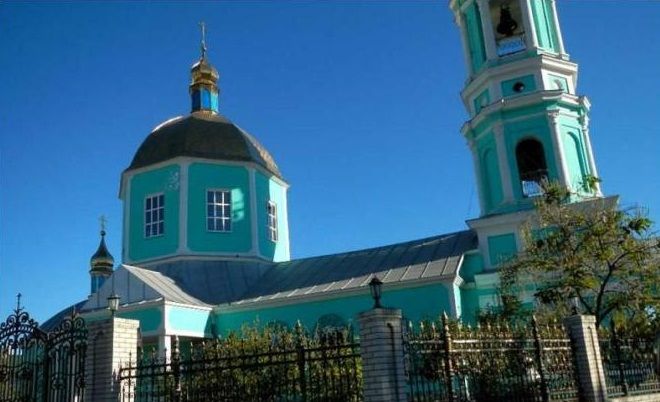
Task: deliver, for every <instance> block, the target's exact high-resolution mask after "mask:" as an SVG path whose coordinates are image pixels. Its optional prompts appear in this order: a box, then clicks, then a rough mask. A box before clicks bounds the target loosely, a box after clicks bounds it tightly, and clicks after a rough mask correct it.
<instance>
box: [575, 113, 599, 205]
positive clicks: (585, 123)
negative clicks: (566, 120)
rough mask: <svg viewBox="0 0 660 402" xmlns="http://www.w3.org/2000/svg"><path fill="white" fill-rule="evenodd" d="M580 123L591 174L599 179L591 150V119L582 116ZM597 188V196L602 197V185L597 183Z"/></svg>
mask: <svg viewBox="0 0 660 402" xmlns="http://www.w3.org/2000/svg"><path fill="white" fill-rule="evenodd" d="M580 123H581V124H582V137H583V138H584V145H585V148H587V160H588V161H589V172H590V174H591V175H592V176H593V177H598V171H597V170H596V161H595V160H594V153H593V151H592V149H591V136H590V135H589V117H588V116H581V117H580ZM595 186H596V195H598V196H602V195H603V193H602V192H601V190H600V183H595Z"/></svg>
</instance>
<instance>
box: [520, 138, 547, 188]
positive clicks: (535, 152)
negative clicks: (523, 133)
mask: <svg viewBox="0 0 660 402" xmlns="http://www.w3.org/2000/svg"><path fill="white" fill-rule="evenodd" d="M516 163H517V164H518V174H519V175H520V185H521V187H522V193H523V196H524V197H534V196H537V195H541V194H542V190H541V183H542V182H543V180H546V179H547V178H548V166H547V164H546V163H545V152H544V151H543V145H542V144H541V143H540V142H539V141H537V140H535V139H533V138H528V139H525V140H522V141H520V142H519V143H518V145H517V146H516Z"/></svg>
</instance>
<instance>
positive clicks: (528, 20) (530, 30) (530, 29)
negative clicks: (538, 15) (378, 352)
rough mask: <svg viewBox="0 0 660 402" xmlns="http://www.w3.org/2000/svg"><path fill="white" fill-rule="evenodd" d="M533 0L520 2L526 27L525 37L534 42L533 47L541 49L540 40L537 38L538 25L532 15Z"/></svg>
mask: <svg viewBox="0 0 660 402" xmlns="http://www.w3.org/2000/svg"><path fill="white" fill-rule="evenodd" d="M530 1H531V0H520V7H521V9H522V15H523V25H524V26H525V33H526V34H528V35H529V36H527V35H525V36H526V37H527V38H529V39H531V40H532V43H531V45H532V46H531V47H535V48H537V47H539V39H538V37H537V36H536V24H535V23H534V15H533V14H532V4H531V3H530Z"/></svg>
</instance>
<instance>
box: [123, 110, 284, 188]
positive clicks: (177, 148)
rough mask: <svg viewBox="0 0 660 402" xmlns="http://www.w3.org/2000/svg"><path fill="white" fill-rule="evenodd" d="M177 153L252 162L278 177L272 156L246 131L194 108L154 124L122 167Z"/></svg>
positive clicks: (163, 159) (131, 166) (150, 163)
mask: <svg viewBox="0 0 660 402" xmlns="http://www.w3.org/2000/svg"><path fill="white" fill-rule="evenodd" d="M177 156H189V157H194V158H206V159H217V160H227V161H239V162H254V163H256V164H258V165H260V166H262V167H263V168H265V169H266V170H268V171H269V172H271V173H272V174H274V175H276V176H278V177H280V178H281V177H282V175H281V173H280V171H279V169H278V168H277V165H276V164H275V161H274V160H273V157H272V156H270V154H269V153H268V151H267V150H266V149H265V148H264V147H263V146H262V145H261V144H260V143H259V142H258V141H257V140H256V139H255V138H254V137H252V136H251V135H250V134H248V133H246V132H245V131H243V130H241V129H240V128H238V127H237V126H236V125H234V124H233V123H232V122H231V121H229V120H228V119H226V118H225V117H223V116H221V115H218V114H211V113H208V112H194V113H192V114H190V115H188V116H185V117H178V118H174V119H171V120H168V121H166V122H165V123H163V124H161V125H160V126H158V127H156V128H155V129H154V131H152V132H151V134H149V136H148V137H147V138H146V139H145V140H144V142H143V143H142V145H140V148H138V150H137V152H136V153H135V156H134V157H133V161H132V162H131V165H130V166H129V167H128V168H127V169H126V170H132V169H137V168H141V167H145V166H149V165H153V164H155V163H158V162H163V161H166V160H169V159H172V158H176V157H177Z"/></svg>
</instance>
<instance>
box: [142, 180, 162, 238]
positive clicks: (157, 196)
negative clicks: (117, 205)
mask: <svg viewBox="0 0 660 402" xmlns="http://www.w3.org/2000/svg"><path fill="white" fill-rule="evenodd" d="M160 197H163V202H162V203H161V204H159V205H158V207H157V208H154V207H153V200H154V199H156V200H160ZM147 200H151V203H152V206H151V208H149V209H147ZM142 207H143V208H142V238H143V239H145V240H146V239H153V238H157V237H163V236H165V192H163V191H160V192H157V193H150V194H145V196H144V199H143V200H142ZM161 209H162V210H163V219H162V220H161V219H158V220H156V222H153V221H152V222H149V223H147V218H146V214H147V212H149V213H150V214H151V215H153V212H154V211H159V210H161ZM151 219H153V217H151ZM161 222H162V223H163V230H162V231H160V232H159V233H158V234H155V235H154V234H152V235H149V236H147V225H149V226H150V229H151V230H150V232H153V227H154V225H156V226H155V227H156V228H158V224H159V223H161Z"/></svg>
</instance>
